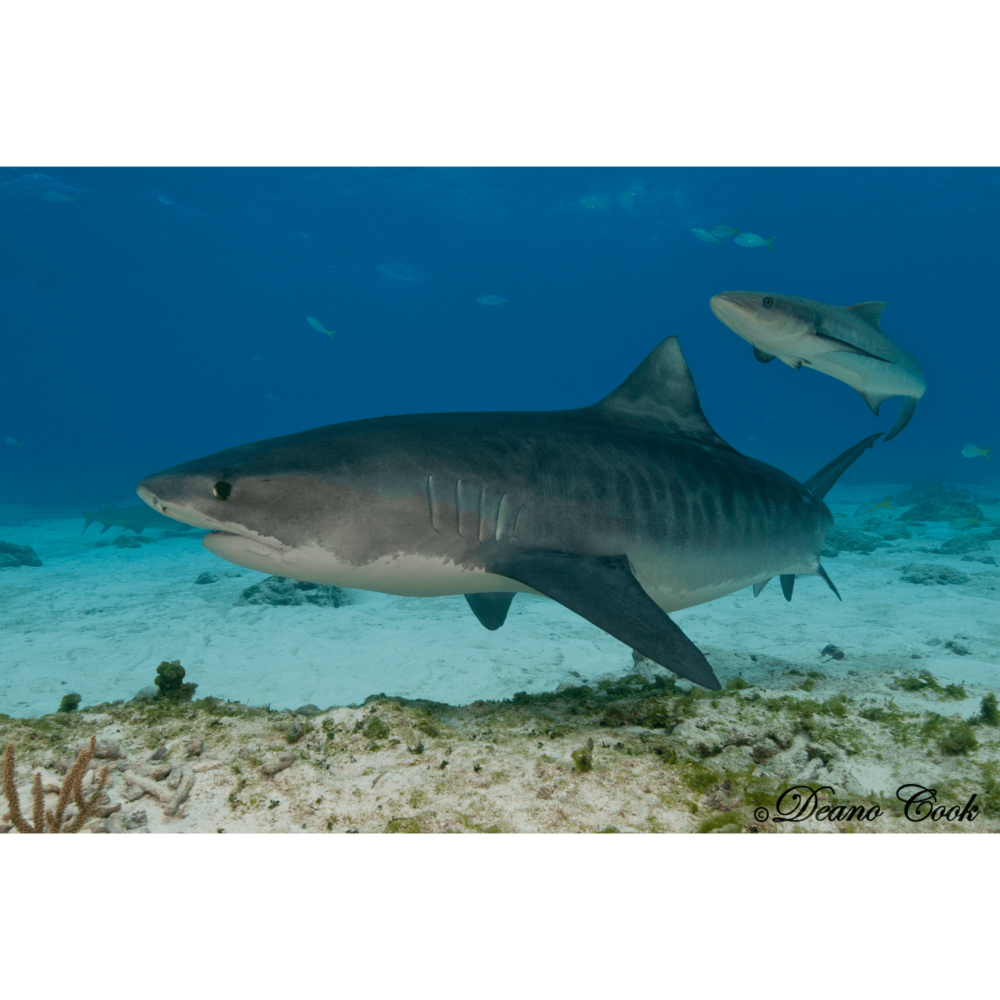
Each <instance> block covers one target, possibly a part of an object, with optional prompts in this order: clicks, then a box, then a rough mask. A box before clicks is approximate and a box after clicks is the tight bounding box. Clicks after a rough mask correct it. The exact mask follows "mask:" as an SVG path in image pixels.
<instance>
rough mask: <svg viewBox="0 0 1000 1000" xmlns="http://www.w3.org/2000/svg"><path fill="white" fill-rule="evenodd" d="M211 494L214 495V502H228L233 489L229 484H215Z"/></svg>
mask: <svg viewBox="0 0 1000 1000" xmlns="http://www.w3.org/2000/svg"><path fill="white" fill-rule="evenodd" d="M212 492H213V493H214V494H215V499H216V500H228V499H229V494H230V493H232V492H233V488H232V486H231V485H230V484H229V483H216V484H215V485H214V486H213V487H212Z"/></svg>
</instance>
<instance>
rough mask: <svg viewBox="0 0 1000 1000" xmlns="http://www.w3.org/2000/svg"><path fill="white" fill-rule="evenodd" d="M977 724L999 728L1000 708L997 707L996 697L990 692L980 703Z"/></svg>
mask: <svg viewBox="0 0 1000 1000" xmlns="http://www.w3.org/2000/svg"><path fill="white" fill-rule="evenodd" d="M979 722H980V723H982V724H983V725H984V726H1000V707H998V706H997V696H996V695H995V694H994V693H993V692H992V691H991V692H990V693H989V694H988V695H986V697H984V698H983V700H982V702H981V703H980V708H979Z"/></svg>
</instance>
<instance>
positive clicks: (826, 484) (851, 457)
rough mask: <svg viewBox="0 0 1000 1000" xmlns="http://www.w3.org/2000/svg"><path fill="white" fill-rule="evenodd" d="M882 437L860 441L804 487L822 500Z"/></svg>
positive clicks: (877, 436) (872, 435)
mask: <svg viewBox="0 0 1000 1000" xmlns="http://www.w3.org/2000/svg"><path fill="white" fill-rule="evenodd" d="M914 405H916V404H914ZM900 412H902V411H900ZM897 423H898V421H897ZM881 436H882V435H881V434H871V435H869V436H868V437H866V438H865V439H864V440H863V441H859V442H858V443H857V444H856V445H855V446H854V447H853V448H848V449H847V451H845V452H844V453H843V454H842V455H838V456H837V457H836V458H835V459H834V460H833V461H832V462H829V463H828V464H826V465H824V466H823V468H822V469H820V470H819V472H817V473H816V474H815V475H812V476H810V477H809V478H808V479H807V480H806V481H805V483H804V484H803V485H804V486H805V488H806V489H807V490H809V492H810V493H812V495H813V496H814V497H815V498H816V499H817V500H822V499H823V497H825V496H826V495H827V493H829V492H830V487H831V486H833V484H834V483H835V482H836V481H837V480H838V479H840V477H841V476H842V475H843V474H844V473H845V472H846V471H847V470H848V469H849V468H850V467H851V466H852V465H853V464H854V463H855V462H856V461H857V459H858V458H860V457H861V454H862V452H864V451H867V449H869V448H871V446H872V445H873V444H875V442H876V441H877V440H878V439H879V438H880V437H881ZM887 440H888V439H887Z"/></svg>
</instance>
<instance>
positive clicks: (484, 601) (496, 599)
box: [465, 593, 514, 632]
mask: <svg viewBox="0 0 1000 1000" xmlns="http://www.w3.org/2000/svg"><path fill="white" fill-rule="evenodd" d="M465 599H466V600H467V601H468V602H469V607H470V608H472V613H473V614H474V615H475V616H476V617H477V618H478V619H479V622H480V624H481V625H483V626H485V627H486V628H488V629H489V630H490V631H491V632H495V631H496V630H497V629H498V628H500V626H501V625H503V623H504V622H505V621H506V620H507V612H508V611H509V610H510V602H511V601H513V600H514V595H513V594H499V593H489V594H466V595H465Z"/></svg>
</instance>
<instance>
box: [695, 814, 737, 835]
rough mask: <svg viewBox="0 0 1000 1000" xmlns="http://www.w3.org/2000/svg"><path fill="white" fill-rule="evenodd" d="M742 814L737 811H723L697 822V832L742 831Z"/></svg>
mask: <svg viewBox="0 0 1000 1000" xmlns="http://www.w3.org/2000/svg"><path fill="white" fill-rule="evenodd" d="M743 826H744V819H743V816H742V815H741V814H740V813H738V812H734V811H731V812H724V813H720V814H719V815H718V816H713V817H712V818H711V819H706V820H705V821H704V822H702V823H699V824H698V833H742V832H743Z"/></svg>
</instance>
